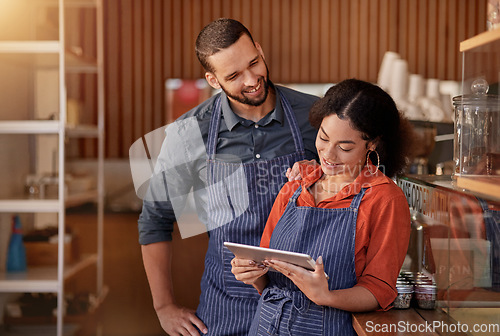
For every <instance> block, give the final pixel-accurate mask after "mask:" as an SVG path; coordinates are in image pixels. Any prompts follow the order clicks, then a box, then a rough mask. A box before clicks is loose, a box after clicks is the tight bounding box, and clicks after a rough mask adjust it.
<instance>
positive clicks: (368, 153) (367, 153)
mask: <svg viewBox="0 0 500 336" xmlns="http://www.w3.org/2000/svg"><path fill="white" fill-rule="evenodd" d="M373 152H374V153H375V154H377V169H375V171H374V172H373V173H372V172H371V171H370V166H369V165H368V160H369V159H370V154H371V153H373ZM379 166H380V156H379V155H378V152H377V150H372V149H370V150H368V152H366V169H368V171H369V172H370V174H372V175H375V174H376V173H377V171H378V167H379Z"/></svg>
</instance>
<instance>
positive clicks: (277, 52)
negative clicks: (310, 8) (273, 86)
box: [264, 0, 286, 79]
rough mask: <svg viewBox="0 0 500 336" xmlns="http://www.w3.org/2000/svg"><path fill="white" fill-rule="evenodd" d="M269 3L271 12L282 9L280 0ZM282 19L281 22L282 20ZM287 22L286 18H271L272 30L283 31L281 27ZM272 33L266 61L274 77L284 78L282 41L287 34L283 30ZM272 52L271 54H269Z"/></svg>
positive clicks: (266, 51) (265, 51)
mask: <svg viewBox="0 0 500 336" xmlns="http://www.w3.org/2000/svg"><path fill="white" fill-rule="evenodd" d="M269 4H270V5H271V12H273V13H278V12H280V10H281V3H280V1H279V0H276V1H269ZM280 21H281V22H280ZM284 23H285V20H271V24H270V25H269V27H270V29H271V31H274V32H276V31H282V29H281V27H282V26H283V24H284ZM269 35H270V43H271V46H270V48H268V49H267V50H264V53H265V55H266V62H267V63H268V64H269V67H270V69H271V71H272V72H273V73H272V76H273V77H272V78H273V79H275V78H283V72H284V70H283V67H284V64H283V63H284V62H283V57H281V51H282V48H281V43H282V41H283V39H284V38H285V36H286V34H285V32H284V31H283V33H282V34H280V35H278V34H269ZM269 53H270V54H269Z"/></svg>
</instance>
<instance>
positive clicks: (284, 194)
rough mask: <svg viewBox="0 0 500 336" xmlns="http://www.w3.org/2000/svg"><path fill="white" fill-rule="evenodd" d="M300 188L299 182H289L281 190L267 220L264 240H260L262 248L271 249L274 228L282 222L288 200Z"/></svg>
mask: <svg viewBox="0 0 500 336" xmlns="http://www.w3.org/2000/svg"><path fill="white" fill-rule="evenodd" d="M299 186H300V182H299V181H292V182H287V183H285V185H284V186H283V188H281V190H280V192H279V193H278V196H276V200H275V201H274V204H273V207H272V208H271V212H270V213H269V217H268V218H267V222H266V226H265V227H264V232H263V233H262V238H261V239H260V246H261V247H267V248H268V247H269V242H270V241H271V236H272V235H273V231H274V228H275V227H276V224H277V223H278V221H279V220H280V218H281V216H282V215H283V213H284V212H285V209H286V205H287V203H288V199H289V198H290V197H291V196H292V195H293V193H294V192H295V190H297V188H298V187H299Z"/></svg>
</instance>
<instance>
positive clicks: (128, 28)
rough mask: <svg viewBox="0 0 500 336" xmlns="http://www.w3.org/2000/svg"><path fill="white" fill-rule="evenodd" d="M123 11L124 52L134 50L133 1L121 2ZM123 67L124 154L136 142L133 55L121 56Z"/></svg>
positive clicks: (122, 33)
mask: <svg viewBox="0 0 500 336" xmlns="http://www.w3.org/2000/svg"><path fill="white" fill-rule="evenodd" d="M121 6H122V11H121V13H120V17H121V20H122V21H121V22H122V24H121V36H120V38H121V42H120V43H121V45H122V46H123V50H132V49H133V46H132V34H133V31H132V20H133V12H132V1H131V0H122V1H121ZM121 58H122V64H123V66H122V67H121V68H120V70H121V75H120V76H121V78H122V86H121V87H120V91H121V94H120V96H121V97H122V103H123V105H122V110H121V112H122V122H123V124H122V128H121V130H122V142H121V146H122V149H121V150H122V152H128V150H129V148H130V146H131V145H132V143H133V142H134V141H135V140H136V139H135V138H134V134H133V124H134V120H133V119H134V117H133V110H132V107H133V102H132V95H133V90H132V88H133V81H132V72H131V71H130V69H132V67H133V65H132V54H131V53H129V52H124V53H122V55H121Z"/></svg>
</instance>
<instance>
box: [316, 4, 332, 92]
mask: <svg viewBox="0 0 500 336" xmlns="http://www.w3.org/2000/svg"><path fill="white" fill-rule="evenodd" d="M317 9H318V10H319V14H318V18H319V23H318V29H319V32H318V36H319V38H318V43H319V44H318V46H317V48H318V55H317V57H318V71H319V82H321V83H328V82H330V68H331V65H333V63H334V61H332V60H333V59H334V58H332V59H331V60H330V57H332V56H333V54H332V52H331V51H330V50H331V49H330V43H329V41H330V39H331V35H332V34H333V32H332V31H331V28H330V20H333V18H331V17H330V2H329V1H327V0H320V2H319V3H318V4H317ZM331 63H332V64H331Z"/></svg>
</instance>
